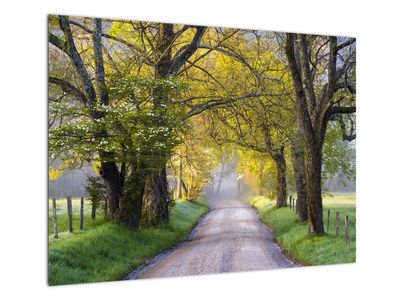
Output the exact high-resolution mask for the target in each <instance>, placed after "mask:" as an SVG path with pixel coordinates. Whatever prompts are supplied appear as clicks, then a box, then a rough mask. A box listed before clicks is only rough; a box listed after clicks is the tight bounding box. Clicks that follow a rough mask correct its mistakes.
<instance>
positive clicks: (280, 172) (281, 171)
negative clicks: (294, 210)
mask: <svg viewBox="0 0 400 300" xmlns="http://www.w3.org/2000/svg"><path fill="white" fill-rule="evenodd" d="M283 150H284V149H283V147H282V148H281V149H280V151H279V152H277V153H276V154H274V155H273V159H274V161H275V164H276V170H277V190H276V206H277V207H285V206H287V199H286V160H285V155H284V151H283Z"/></svg>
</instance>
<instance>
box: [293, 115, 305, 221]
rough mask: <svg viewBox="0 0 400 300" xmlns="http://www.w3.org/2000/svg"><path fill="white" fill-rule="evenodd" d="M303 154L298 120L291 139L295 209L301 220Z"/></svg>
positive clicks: (303, 215)
mask: <svg viewBox="0 0 400 300" xmlns="http://www.w3.org/2000/svg"><path fill="white" fill-rule="evenodd" d="M304 155H305V152H304V132H303V129H302V127H301V123H300V120H298V121H297V132H296V137H295V138H294V139H293V140H292V161H293V171H294V175H295V180H296V194H297V200H296V210H297V215H298V218H299V221H301V222H303V221H306V220H307V188H306V178H305V165H304Z"/></svg>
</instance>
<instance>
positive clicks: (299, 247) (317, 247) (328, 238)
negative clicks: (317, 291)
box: [249, 194, 356, 265]
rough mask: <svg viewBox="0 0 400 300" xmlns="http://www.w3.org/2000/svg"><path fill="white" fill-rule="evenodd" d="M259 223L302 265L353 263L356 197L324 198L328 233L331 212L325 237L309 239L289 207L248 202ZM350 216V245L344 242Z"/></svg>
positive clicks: (260, 199)
mask: <svg viewBox="0 0 400 300" xmlns="http://www.w3.org/2000/svg"><path fill="white" fill-rule="evenodd" d="M249 202H250V204H251V205H252V206H253V207H255V208H256V209H257V210H258V212H259V214H260V217H261V219H262V220H263V221H264V222H265V223H267V224H268V225H269V226H270V227H271V228H272V229H273V230H274V233H275V237H276V239H277V241H278V242H279V244H280V245H281V246H282V247H283V248H284V250H285V251H286V252H287V253H288V254H289V255H290V256H291V257H293V258H294V259H295V260H296V261H298V262H300V263H303V264H304V265H325V264H340V263H351V262H355V260H356V230H355V226H356V225H355V220H356V202H355V194H336V195H330V196H328V195H326V196H324V198H323V204H324V225H325V231H326V230H327V226H326V225H327V210H328V209H330V210H331V218H330V226H329V231H328V232H327V233H326V235H325V236H322V237H321V236H314V237H309V236H308V234H307V231H308V229H307V224H306V222H299V221H297V216H296V214H295V213H294V212H293V211H291V210H290V209H289V208H288V207H286V208H280V209H276V208H275V201H272V200H269V199H267V198H266V197H263V196H258V197H253V198H250V199H249ZM337 211H338V212H340V235H339V237H338V238H336V237H335V230H336V229H335V213H336V212H337ZM345 215H348V216H349V233H350V238H349V243H348V244H347V243H346V241H345V240H344V238H343V236H344V216H345Z"/></svg>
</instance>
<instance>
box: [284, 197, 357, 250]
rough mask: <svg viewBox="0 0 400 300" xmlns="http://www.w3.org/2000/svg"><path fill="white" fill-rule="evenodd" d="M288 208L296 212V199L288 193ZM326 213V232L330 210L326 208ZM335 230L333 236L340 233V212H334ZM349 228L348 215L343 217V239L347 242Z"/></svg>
mask: <svg viewBox="0 0 400 300" xmlns="http://www.w3.org/2000/svg"><path fill="white" fill-rule="evenodd" d="M289 209H290V210H293V211H295V212H296V213H297V206H296V199H295V198H294V197H293V196H292V195H290V196H289ZM327 213H328V215H327V222H326V232H329V226H330V223H331V221H330V218H331V210H330V209H328V211H327ZM335 221H336V224H335V225H336V231H335V236H336V237H339V235H340V212H338V211H337V212H336V218H335ZM349 231H350V228H349V216H347V215H346V216H345V217H344V239H345V240H346V242H347V243H348V242H349V240H350V233H349Z"/></svg>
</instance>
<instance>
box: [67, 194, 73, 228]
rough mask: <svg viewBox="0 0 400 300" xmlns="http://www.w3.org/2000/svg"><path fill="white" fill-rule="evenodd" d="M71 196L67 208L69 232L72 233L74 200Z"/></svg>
mask: <svg viewBox="0 0 400 300" xmlns="http://www.w3.org/2000/svg"><path fill="white" fill-rule="evenodd" d="M71 200H72V199H71V197H67V210H68V218H69V232H71V233H72V231H73V230H72V201H71Z"/></svg>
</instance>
